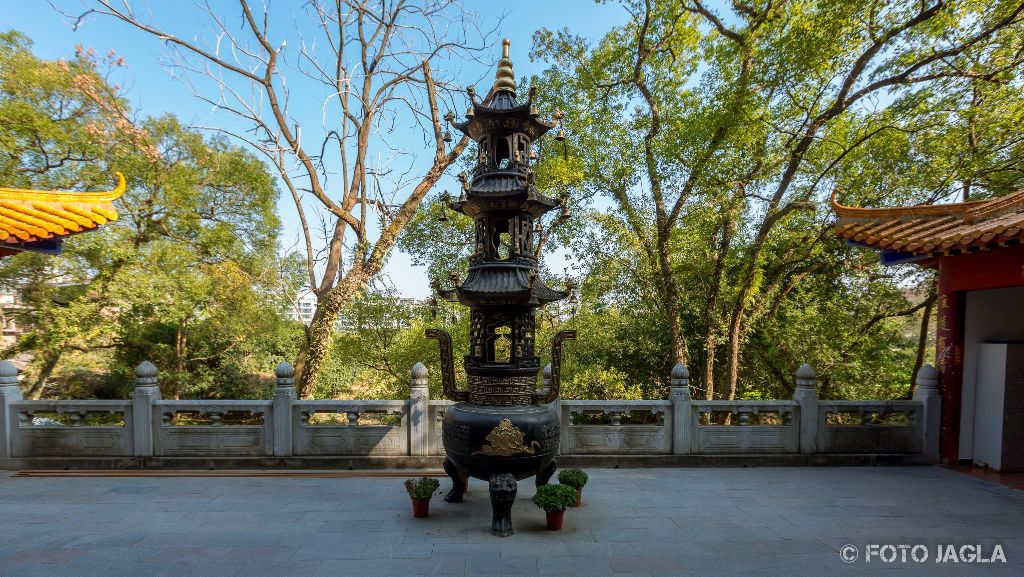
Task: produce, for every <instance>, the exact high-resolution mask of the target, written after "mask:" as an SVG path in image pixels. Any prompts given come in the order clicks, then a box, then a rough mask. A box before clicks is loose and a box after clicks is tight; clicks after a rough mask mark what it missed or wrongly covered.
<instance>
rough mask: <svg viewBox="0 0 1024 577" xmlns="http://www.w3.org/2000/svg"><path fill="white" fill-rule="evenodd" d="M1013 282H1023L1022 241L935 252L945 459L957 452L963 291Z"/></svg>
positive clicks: (937, 351) (955, 459)
mask: <svg viewBox="0 0 1024 577" xmlns="http://www.w3.org/2000/svg"><path fill="white" fill-rule="evenodd" d="M1011 286H1024V245H1016V246H1012V247H1005V248H994V249H991V250H987V251H984V252H975V253H970V254H958V255H954V256H943V257H940V258H939V301H938V314H937V326H936V341H935V356H936V358H935V367H936V368H937V369H938V370H939V374H940V375H942V384H941V385H940V390H941V393H942V426H941V431H940V433H939V454H940V456H941V457H942V461H943V462H945V463H953V464H956V463H957V462H958V460H959V453H960V446H959V445H960V409H961V397H962V394H963V368H964V314H965V310H964V303H965V301H966V299H965V298H964V292H965V291H971V290H984V289H993V288H1004V287H1011ZM1022 305H1024V303H1022Z"/></svg>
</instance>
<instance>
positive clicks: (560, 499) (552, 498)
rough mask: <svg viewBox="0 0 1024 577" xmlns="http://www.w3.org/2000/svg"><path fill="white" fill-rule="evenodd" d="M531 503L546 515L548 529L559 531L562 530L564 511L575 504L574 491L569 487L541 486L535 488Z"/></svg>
mask: <svg viewBox="0 0 1024 577" xmlns="http://www.w3.org/2000/svg"><path fill="white" fill-rule="evenodd" d="M533 502H534V504H535V505H537V506H538V507H540V508H541V509H544V512H545V513H547V521H548V529H550V530H552V531H559V530H561V529H562V522H563V521H564V516H565V509H566V508H567V507H572V506H573V503H575V502H576V489H573V488H572V487H570V486H569V485H542V486H540V487H537V494H536V495H534V496H533Z"/></svg>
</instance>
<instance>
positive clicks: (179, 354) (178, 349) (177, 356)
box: [174, 324, 187, 400]
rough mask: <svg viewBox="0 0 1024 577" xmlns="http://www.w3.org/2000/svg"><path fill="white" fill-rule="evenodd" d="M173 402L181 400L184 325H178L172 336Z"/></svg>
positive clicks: (183, 372)
mask: <svg viewBox="0 0 1024 577" xmlns="http://www.w3.org/2000/svg"><path fill="white" fill-rule="evenodd" d="M174 337H175V338H174V400H178V399H180V398H181V381H182V379H183V378H184V375H185V339H186V338H187V337H186V336H185V325H184V324H179V325H178V330H177V333H176V334H175V335H174Z"/></svg>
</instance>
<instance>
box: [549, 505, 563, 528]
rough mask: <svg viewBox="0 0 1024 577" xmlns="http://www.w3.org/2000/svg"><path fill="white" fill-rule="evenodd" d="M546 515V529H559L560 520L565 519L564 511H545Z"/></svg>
mask: <svg viewBox="0 0 1024 577" xmlns="http://www.w3.org/2000/svg"><path fill="white" fill-rule="evenodd" d="M545 513H546V514H547V517H548V529H550V530H551V531H561V530H562V522H563V521H565V511H564V510H562V511H545Z"/></svg>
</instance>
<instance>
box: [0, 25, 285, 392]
mask: <svg viewBox="0 0 1024 577" xmlns="http://www.w3.org/2000/svg"><path fill="white" fill-rule="evenodd" d="M3 38H4V40H3V42H2V44H0V58H3V59H4V60H3V62H0V73H2V74H5V75H6V74H7V72H8V71H11V70H15V72H14V73H13V74H17V75H18V80H19V81H17V82H15V81H14V80H13V79H11V78H6V77H5V80H4V81H3V83H2V84H0V86H2V87H3V90H4V92H3V94H2V97H0V106H3V107H5V110H14V111H16V112H17V115H14V116H7V115H2V118H3V119H4V120H3V121H6V122H10V123H11V126H12V129H11V131H9V132H7V133H6V134H5V136H7V137H8V138H6V139H4V140H0V157H3V158H4V159H5V160H6V161H7V164H6V165H3V169H2V170H4V171H5V172H4V174H5V177H6V176H12V180H13V181H15V182H16V183H18V184H21V185H25V186H32V187H48V186H52V187H61V188H71V187H79V186H80V187H89V188H100V187H103V186H109V174H111V173H112V172H113V170H115V169H116V170H119V171H121V172H123V173H125V174H126V175H128V189H127V191H126V193H125V194H124V195H123V196H122V197H121V199H119V200H118V201H117V202H116V205H117V209H118V212H119V219H118V220H116V221H114V222H111V223H108V224H107V225H105V226H103V227H101V228H100V229H98V230H94V231H90V232H89V233H87V234H82V235H76V236H73V237H71V238H68V239H67V240H66V241H65V243H64V251H63V254H61V255H60V256H56V257H55V256H44V255H39V254H31V253H22V254H19V255H16V256H13V257H9V258H6V259H4V260H3V261H0V281H2V282H3V283H4V284H5V285H6V286H9V287H14V288H16V289H17V290H18V291H19V294H20V296H21V300H22V303H23V304H22V306H20V307H18V308H17V309H15V310H10V311H8V314H12V315H14V316H16V318H17V320H18V323H19V325H20V326H21V327H22V328H24V329H26V332H25V334H24V335H23V336H22V338H21V339H20V341H19V342H18V343H17V345H15V347H14V350H12V351H8V354H11V353H14V352H17V351H25V352H29V353H31V354H32V355H33V361H32V367H31V368H32V371H31V375H30V378H29V383H30V385H29V391H28V392H29V396H31V397H38V396H39V395H41V394H42V393H43V390H44V385H45V384H46V383H47V382H48V381H49V380H50V378H51V376H53V375H54V373H55V371H56V372H59V365H60V362H61V360H62V358H65V356H66V355H68V354H69V353H70V354H72V355H96V356H98V357H97V358H100V359H102V360H101V361H99V362H97V363H93V366H96V365H99V367H100V368H101V369H102V370H103V371H104V372H110V371H112V372H113V373H114V374H115V377H119V381H118V379H117V378H115V381H117V382H120V383H122V384H124V383H127V382H128V381H129V380H130V379H131V377H132V368H133V367H134V366H135V365H136V364H137V363H138V362H140V361H141V360H143V359H149V360H152V361H154V362H156V363H157V365H158V366H159V367H160V369H161V370H162V373H163V375H162V382H164V383H165V384H166V385H167V391H166V393H167V394H168V395H170V396H174V397H178V396H184V395H203V396H220V395H241V396H252V395H261V396H263V395H265V394H266V392H267V391H265V390H260V382H258V381H254V380H253V379H251V378H250V377H251V375H253V374H258V373H269V372H270V371H271V369H272V367H273V365H274V364H275V363H276V362H278V361H279V360H280V359H281V358H288V357H291V356H293V355H294V354H296V352H297V347H298V344H299V341H300V339H301V327H300V326H299V325H298V323H294V322H291V321H287V320H285V319H284V318H283V316H282V314H281V313H282V311H283V307H284V303H283V302H281V299H280V296H278V295H283V294H285V292H286V290H285V289H286V288H288V287H289V284H290V283H292V284H293V281H292V280H291V279H293V276H291V275H289V271H290V270H293V269H294V267H293V266H290V264H291V263H287V262H281V261H280V259H279V258H278V256H277V249H278V245H277V235H278V231H279V227H280V224H279V222H278V220H277V216H276V210H275V208H276V207H275V201H276V196H277V192H276V188H275V183H274V180H273V178H272V177H271V176H270V174H269V173H268V172H267V170H266V168H265V167H264V166H263V164H262V162H260V161H259V160H258V159H257V158H255V157H254V156H253V155H252V154H250V153H247V152H245V151H243V150H242V149H240V148H238V147H237V146H233V145H230V144H229V143H228V142H227V141H226V140H225V139H223V138H212V139H204V138H203V136H202V135H200V134H198V133H196V132H194V131H191V130H188V129H185V128H184V127H182V126H181V125H180V124H179V123H178V122H177V121H176V120H175V119H174V118H173V117H169V116H168V117H163V118H158V119H149V120H146V121H144V122H142V123H140V124H136V123H134V122H133V121H131V120H130V117H129V116H128V111H127V109H126V108H125V105H124V103H123V102H122V101H121V100H120V99H119V98H118V95H117V90H116V89H115V88H114V87H111V86H109V85H108V84H107V83H106V81H105V80H104V79H103V78H102V76H101V75H100V74H99V72H98V66H97V62H96V59H95V57H94V56H92V55H91V54H90V53H89V51H85V50H79V56H78V57H77V58H76V59H75V61H73V62H72V63H62V62H46V61H42V60H39V59H37V58H35V57H34V56H32V54H31V52H30V51H29V44H28V42H27V40H25V39H24V38H23V37H21V36H19V35H17V34H14V33H9V34H7V35H5V36H4V37H3ZM110 58H111V59H113V58H114V57H113V56H110ZM113 61H114V62H116V60H113ZM8 65H9V66H8ZM18 175H21V180H18ZM100 175H107V176H105V177H102V178H101V176H100ZM76 362H77V361H76ZM104 364H106V366H103V365H104ZM114 384H115V385H116V384H117V383H116V382H115V383H114Z"/></svg>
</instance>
